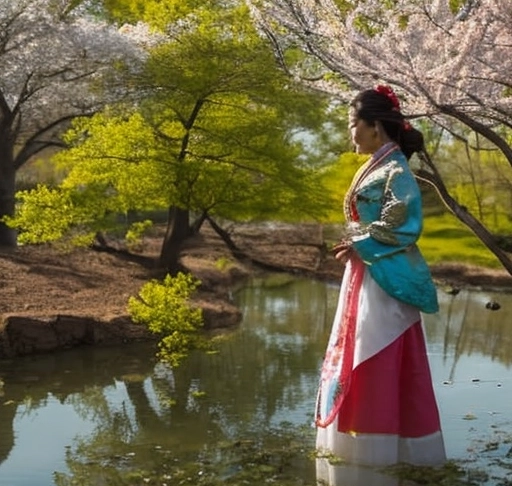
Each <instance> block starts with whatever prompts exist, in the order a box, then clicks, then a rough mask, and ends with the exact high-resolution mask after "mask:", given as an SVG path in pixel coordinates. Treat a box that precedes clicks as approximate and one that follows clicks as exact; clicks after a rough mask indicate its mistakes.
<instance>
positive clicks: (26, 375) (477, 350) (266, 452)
mask: <svg viewBox="0 0 512 486" xmlns="http://www.w3.org/2000/svg"><path fill="white" fill-rule="evenodd" d="M337 290H338V289H337V287H336V286H329V285H325V284H323V283H318V282H312V281H309V280H296V279H284V280H283V277H282V276H281V277H278V278H277V280H265V281H262V282H254V284H253V285H252V286H251V287H249V288H246V289H244V290H242V291H241V292H239V293H238V294H237V300H238V304H239V305H240V307H241V309H242V311H243V313H244V320H243V325H242V326H241V327H240V329H238V330H235V331H233V332H231V333H229V334H228V335H227V336H226V337H225V339H224V340H223V341H222V342H221V343H220V344H219V351H220V352H219V354H216V355H204V354H195V355H193V356H191V357H190V359H188V360H187V361H186V362H185V363H184V364H183V365H182V366H181V367H180V368H178V369H174V370H171V369H169V368H168V367H165V366H162V365H160V364H158V363H157V362H156V361H155V359H154V348H153V347H152V346H151V345H136V346H129V347H123V348H119V349H97V348H96V349H88V348H83V349H80V350H75V351H69V352H63V353H59V354H56V355H49V356H40V357H29V358H22V359H17V360H13V361H10V362H6V361H4V362H0V380H1V381H2V382H3V383H4V385H3V387H2V386H1V385H0V484H2V485H4V484H5V485H6V486H50V485H57V486H64V485H71V484H81V485H101V484H108V485H117V484H119V485H134V484H142V483H143V482H145V483H148V484H163V483H166V484H198V483H199V482H200V483H201V484H207V485H217V484H225V482H226V481H241V482H244V484H249V485H258V486H259V485H261V484H263V482H265V481H266V480H267V479H272V480H273V481H274V482H277V483H278V484H280V485H283V486H284V485H288V484H289V485H294V486H299V485H313V484H315V482H316V481H315V463H314V460H313V459H312V458H311V457H310V456H309V455H308V453H309V452H311V451H312V450H313V447H314V429H312V428H311V427H310V423H311V421H312V419H313V408H314V400H315V392H316V385H317V380H318V370H319V367H320V363H321V359H322V356H323V352H324V349H325V346H326V343H327V339H328V335H329V332H330V327H331V320H332V316H333V314H334V311H335V306H336V300H337ZM490 300H498V301H499V302H500V304H501V309H500V310H499V311H496V312H493V311H490V310H488V309H486V308H485V304H486V303H487V302H488V301H490ZM440 301H441V302H440V303H441V311H440V313H439V314H437V315H434V316H427V317H426V321H425V330H426V333H427V341H428V345H429V354H430V358H431V365H432V374H433V378H434V382H435V387H436V393H437V395H438V401H439V405H440V409H441V416H442V421H443V429H444V433H445V438H446V442H447V450H448V454H449V455H450V457H453V458H458V459H470V460H473V461H475V464H479V462H478V461H480V462H481V461H484V462H485V461H487V462H485V467H489V465H491V463H492V461H493V460H494V459H496V458H499V459H500V460H501V459H503V458H504V457H505V456H506V452H507V451H506V450H504V448H506V447H507V445H506V444H507V442H506V434H510V430H511V428H512V427H511V422H512V410H511V409H510V405H509V404H510V403H511V399H512V380H511V371H510V365H511V362H512V342H511V341H512V334H511V329H510V324H509V320H508V318H507V316H508V315H509V313H510V311H511V307H512V297H511V296H509V295H499V294H498V295H496V294H492V293H483V292H480V293H471V292H464V291H462V292H461V293H459V294H458V295H456V296H453V295H448V294H440ZM500 434H501V435H500ZM490 441H494V442H497V443H498V445H497V446H496V447H495V448H494V449H492V450H491V448H489V447H488V444H489V442H490ZM508 447H510V446H508ZM27 464H30V467H27ZM248 471H250V474H249V473H248ZM329 474H331V475H332V480H331V484H332V485H333V486H334V485H335V486H349V485H352V484H353V485H365V486H366V485H367V484H383V485H388V484H394V483H393V482H391V483H390V481H395V482H396V480H394V479H393V478H390V477H389V476H387V475H384V476H383V475H382V474H380V473H378V472H376V471H370V470H362V471H361V470H356V469H354V468H347V467H340V466H337V467H333V468H331V471H330V472H329ZM495 474H497V477H498V478H499V477H500V474H501V477H503V472H502V471H501V472H500V471H498V472H497V473H496V472H495ZM361 475H363V476H364V479H362V478H363V476H361ZM368 475H372V479H371V482H368V481H369V480H368V478H367V476H368ZM199 478H200V481H199ZM379 478H380V479H379ZM379 481H380V482H379ZM410 484H412V483H410ZM486 484H492V483H486ZM496 484H497V483H496Z"/></svg>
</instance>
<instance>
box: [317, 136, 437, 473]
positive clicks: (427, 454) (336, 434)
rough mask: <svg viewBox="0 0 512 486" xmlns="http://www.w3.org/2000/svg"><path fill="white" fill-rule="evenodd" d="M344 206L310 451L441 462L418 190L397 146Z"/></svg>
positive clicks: (369, 170) (352, 460) (381, 154)
mask: <svg viewBox="0 0 512 486" xmlns="http://www.w3.org/2000/svg"><path fill="white" fill-rule="evenodd" d="M344 210H345V217H346V220H347V222H348V225H347V226H348V228H349V237H350V239H351V241H352V245H353V249H354V250H355V251H354V252H353V253H352V256H351V258H350V259H349V261H348V262H347V265H346V267H345V271H344V275H343V280H342V283H341V289H340V295H339V301H338V307H337V310H336V314H335V318H334V323H333V327H332V331H331V335H330V339H329V342H328V346H327V351H326V354H325V358H324V362H323V366H322V371H321V377H320V385H319V390H318V397H317V405H316V425H317V444H316V445H317V451H318V454H319V456H320V457H321V456H322V454H325V456H324V457H327V456H329V455H332V456H335V457H337V458H339V459H341V460H342V461H344V462H346V463H349V464H358V465H370V466H383V465H391V464H396V463H401V462H404V463H409V464H415V465H439V464H442V463H443V462H444V461H445V457H446V456H445V449H444V442H443V436H442V432H441V426H440V418H439V412H438V407H437V403H436V399H435V395H434V390H433V385H432V378H431V374H430V367H429V362H428V357H427V351H426V345H425V337H424V330H423V324H422V317H421V312H425V313H434V312H437V310H438V303H437V293H436V288H435V286H434V283H433V281H432V277H431V274H430V271H429V268H428V266H427V264H426V262H425V260H424V259H423V257H422V255H421V253H420V252H419V250H418V248H417V246H416V241H417V239H418V238H419V235H420V232H421V229H422V205H421V194H420V190H419V187H418V185H417V183H416V180H415V178H414V175H413V174H412V171H411V170H410V168H409V165H408V162H407V160H406V158H405V156H404V154H403V153H402V152H401V150H400V148H399V146H398V145H396V144H395V143H389V144H386V145H384V146H383V147H381V149H379V151H378V152H376V153H375V154H374V155H373V156H372V157H371V159H370V160H369V161H368V162H367V163H366V164H364V165H363V166H362V167H361V168H360V169H359V171H358V172H357V174H356V175H355V177H354V179H353V181H352V185H351V187H350V189H349V191H348V193H347V195H346V198H345V208H344Z"/></svg>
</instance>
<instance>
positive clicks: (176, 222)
mask: <svg viewBox="0 0 512 486" xmlns="http://www.w3.org/2000/svg"><path fill="white" fill-rule="evenodd" d="M189 219H190V218H189V211H188V210H187V209H181V208H178V207H176V206H171V207H170V208H169V217H168V219H167V230H166V232H165V237H164V242H163V244H162V249H161V251H160V266H161V268H163V269H165V270H167V272H168V273H169V274H170V275H172V276H175V275H176V274H177V273H178V272H179V271H180V270H181V265H180V263H179V258H180V250H181V245H182V244H183V242H184V241H185V240H186V239H187V238H188V236H190V223H189Z"/></svg>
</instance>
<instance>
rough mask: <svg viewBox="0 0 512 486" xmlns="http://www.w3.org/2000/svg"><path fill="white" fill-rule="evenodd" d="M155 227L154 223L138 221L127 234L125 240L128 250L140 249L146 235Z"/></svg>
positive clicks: (147, 220)
mask: <svg viewBox="0 0 512 486" xmlns="http://www.w3.org/2000/svg"><path fill="white" fill-rule="evenodd" d="M152 226H153V221H151V220H149V219H146V220H144V221H136V222H135V223H133V224H132V225H131V226H130V227H129V228H128V231H127V232H126V235H125V240H126V244H127V246H128V248H129V249H130V250H134V249H136V248H139V247H140V245H141V243H142V239H143V236H144V234H145V233H146V232H147V231H148V230H149V229H150V228H151V227H152Z"/></svg>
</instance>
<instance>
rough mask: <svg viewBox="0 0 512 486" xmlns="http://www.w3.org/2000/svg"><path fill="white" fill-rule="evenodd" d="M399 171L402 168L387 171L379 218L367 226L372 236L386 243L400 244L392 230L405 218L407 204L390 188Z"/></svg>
mask: <svg viewBox="0 0 512 486" xmlns="http://www.w3.org/2000/svg"><path fill="white" fill-rule="evenodd" d="M401 172H402V169H400V168H396V169H394V170H392V171H391V172H390V173H389V176H388V180H387V182H386V188H385V191H384V202H383V204H382V209H381V213H380V220H378V221H374V222H373V223H370V224H369V225H368V228H367V229H368V232H369V234H370V236H371V237H372V238H374V239H376V240H377V241H380V242H381V243H384V244H386V245H394V246H399V245H400V241H399V240H398V238H397V237H396V235H395V233H394V230H395V229H396V228H398V227H399V226H401V225H402V224H404V223H405V221H406V218H407V204H406V203H405V201H401V200H399V199H398V198H397V197H396V196H395V195H394V193H393V191H392V189H391V182H392V180H393V178H394V177H395V176H396V175H398V174H399V173H401Z"/></svg>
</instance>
